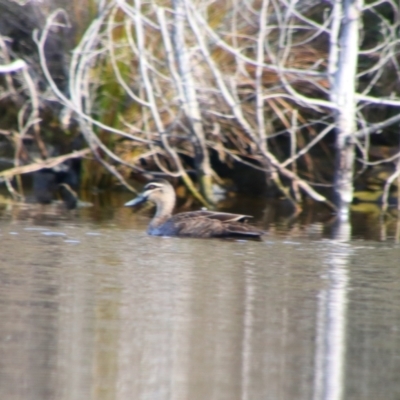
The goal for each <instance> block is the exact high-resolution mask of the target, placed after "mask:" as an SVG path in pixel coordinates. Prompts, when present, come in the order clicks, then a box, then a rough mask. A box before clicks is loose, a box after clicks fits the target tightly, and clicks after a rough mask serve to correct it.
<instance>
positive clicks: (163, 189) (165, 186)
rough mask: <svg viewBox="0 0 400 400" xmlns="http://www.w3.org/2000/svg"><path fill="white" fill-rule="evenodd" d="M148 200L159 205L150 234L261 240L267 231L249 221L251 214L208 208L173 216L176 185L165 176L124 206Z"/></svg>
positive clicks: (149, 184)
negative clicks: (250, 223)
mask: <svg viewBox="0 0 400 400" xmlns="http://www.w3.org/2000/svg"><path fill="white" fill-rule="evenodd" d="M147 201H150V202H152V203H154V204H155V205H156V213H155V215H154V217H153V219H152V220H151V221H150V224H149V227H148V229H147V233H148V234H149V235H151V236H181V237H195V238H251V239H258V240H259V239H261V236H262V235H263V234H264V231H262V230H260V229H258V228H256V227H254V226H251V225H249V224H247V220H248V219H249V218H252V217H251V216H250V215H243V214H232V213H226V212H216V211H209V210H205V209H204V210H198V211H189V212H183V213H178V214H175V215H173V210H174V208H175V203H176V194H175V190H174V188H173V186H172V185H171V184H170V183H169V182H168V181H167V180H165V179H155V180H152V181H150V182H149V183H147V184H146V185H145V186H144V188H143V191H142V192H141V193H140V194H139V195H138V196H137V197H136V198H134V199H133V200H131V201H128V202H127V203H125V204H124V206H125V207H135V206H137V205H140V204H143V203H145V202H147Z"/></svg>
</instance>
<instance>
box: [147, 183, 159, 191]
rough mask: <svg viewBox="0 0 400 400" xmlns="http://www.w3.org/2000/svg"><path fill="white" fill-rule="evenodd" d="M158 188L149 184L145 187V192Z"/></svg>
mask: <svg viewBox="0 0 400 400" xmlns="http://www.w3.org/2000/svg"><path fill="white" fill-rule="evenodd" d="M157 187H158V186H156V185H152V184H151V183H150V184H149V185H147V186H146V190H153V189H157Z"/></svg>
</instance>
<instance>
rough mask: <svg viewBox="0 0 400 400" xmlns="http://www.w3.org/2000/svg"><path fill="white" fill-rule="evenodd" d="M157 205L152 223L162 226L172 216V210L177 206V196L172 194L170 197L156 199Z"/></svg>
mask: <svg viewBox="0 0 400 400" xmlns="http://www.w3.org/2000/svg"><path fill="white" fill-rule="evenodd" d="M156 207H157V211H156V215H155V216H154V218H153V220H152V222H151V224H152V225H153V226H160V225H161V224H163V223H164V222H165V221H167V220H168V219H169V218H170V217H171V215H172V211H173V210H174V207H175V198H174V197H172V196H171V197H170V198H166V199H163V200H162V201H161V200H158V201H156Z"/></svg>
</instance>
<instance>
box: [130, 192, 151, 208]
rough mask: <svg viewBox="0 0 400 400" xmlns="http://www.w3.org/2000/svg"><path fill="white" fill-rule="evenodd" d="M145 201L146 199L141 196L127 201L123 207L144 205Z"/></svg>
mask: <svg viewBox="0 0 400 400" xmlns="http://www.w3.org/2000/svg"><path fill="white" fill-rule="evenodd" d="M146 201H147V197H145V196H143V195H139V196H138V197H135V198H134V199H133V200H131V201H128V202H127V203H125V204H124V206H125V207H134V206H137V205H139V204H142V203H145V202H146Z"/></svg>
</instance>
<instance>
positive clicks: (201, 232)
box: [148, 210, 263, 238]
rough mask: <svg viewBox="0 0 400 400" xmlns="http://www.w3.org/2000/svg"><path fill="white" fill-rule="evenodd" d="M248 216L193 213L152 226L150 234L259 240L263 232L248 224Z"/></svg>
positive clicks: (209, 212) (175, 216) (173, 217)
mask: <svg viewBox="0 0 400 400" xmlns="http://www.w3.org/2000/svg"><path fill="white" fill-rule="evenodd" d="M249 218H251V217H250V216H248V215H240V214H231V213H220V212H213V211H206V210H200V211H192V212H185V213H180V214H176V215H173V216H172V217H170V218H169V219H167V220H166V221H165V222H162V223H160V224H155V225H154V224H152V225H151V226H150V227H149V231H148V233H149V234H150V235H156V236H185V237H198V238H210V237H240V236H242V237H252V238H259V237H260V236H261V235H262V234H263V231H261V230H259V229H257V228H255V227H253V226H251V225H248V224H246V223H245V222H246V221H247V219H249Z"/></svg>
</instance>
